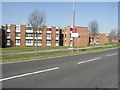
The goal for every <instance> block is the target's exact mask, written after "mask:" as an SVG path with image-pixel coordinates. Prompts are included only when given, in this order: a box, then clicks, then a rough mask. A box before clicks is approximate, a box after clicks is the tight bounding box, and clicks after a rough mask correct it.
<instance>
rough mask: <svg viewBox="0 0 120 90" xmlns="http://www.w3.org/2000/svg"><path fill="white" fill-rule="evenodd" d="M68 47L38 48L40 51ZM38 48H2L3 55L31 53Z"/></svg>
mask: <svg viewBox="0 0 120 90" xmlns="http://www.w3.org/2000/svg"><path fill="white" fill-rule="evenodd" d="M67 48H68V47H61V46H58V47H43V46H42V47H38V50H53V49H67ZM35 50H36V47H10V48H2V53H14V52H29V51H35Z"/></svg>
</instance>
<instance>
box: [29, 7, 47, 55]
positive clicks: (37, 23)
mask: <svg viewBox="0 0 120 90" xmlns="http://www.w3.org/2000/svg"><path fill="white" fill-rule="evenodd" d="M45 22H46V14H45V12H44V11H40V10H37V9H36V10H34V11H33V12H32V13H31V14H30V15H29V17H28V24H29V25H31V26H32V28H33V34H34V35H33V36H36V53H38V32H39V31H40V30H41V29H42V26H43V25H45ZM34 41H35V40H34Z"/></svg>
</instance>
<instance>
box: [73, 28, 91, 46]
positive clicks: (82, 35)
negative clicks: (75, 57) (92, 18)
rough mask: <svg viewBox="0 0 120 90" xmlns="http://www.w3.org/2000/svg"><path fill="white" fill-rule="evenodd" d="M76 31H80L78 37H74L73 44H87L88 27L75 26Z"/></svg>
mask: <svg viewBox="0 0 120 90" xmlns="http://www.w3.org/2000/svg"><path fill="white" fill-rule="evenodd" d="M77 33H80V37H79V38H77V37H75V38H74V46H88V43H89V34H88V28H87V27H77ZM78 41H79V42H78Z"/></svg>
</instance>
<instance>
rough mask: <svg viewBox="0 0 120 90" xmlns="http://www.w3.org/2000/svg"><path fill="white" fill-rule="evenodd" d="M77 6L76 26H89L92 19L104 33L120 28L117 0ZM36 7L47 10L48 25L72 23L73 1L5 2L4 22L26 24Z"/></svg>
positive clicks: (85, 3)
mask: <svg viewBox="0 0 120 90" xmlns="http://www.w3.org/2000/svg"><path fill="white" fill-rule="evenodd" d="M75 8H76V22H75V25H76V26H82V27H88V24H89V22H90V21H92V20H96V21H97V22H98V24H99V31H100V32H102V33H106V34H107V33H108V32H109V31H110V30H111V29H115V28H118V3H117V2H76V7H75ZM35 9H40V10H44V11H45V12H46V15H47V21H46V25H47V26H60V27H62V28H63V27H66V26H71V25H72V2H3V3H2V23H3V25H4V24H20V25H21V24H26V22H27V19H28V16H29V14H30V13H31V12H32V11H33V10H35Z"/></svg>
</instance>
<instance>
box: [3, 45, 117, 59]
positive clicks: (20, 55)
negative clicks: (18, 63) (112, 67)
mask: <svg viewBox="0 0 120 90" xmlns="http://www.w3.org/2000/svg"><path fill="white" fill-rule="evenodd" d="M114 47H118V46H117V45H115V46H107V47H103V48H93V49H83V50H79V51H81V52H84V51H96V50H102V49H107V48H114ZM76 51H77V50H75V51H74V52H76ZM68 53H71V51H56V52H44V53H38V54H35V53H32V54H19V55H4V56H2V60H11V59H20V58H31V57H40V56H49V55H60V54H68Z"/></svg>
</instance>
